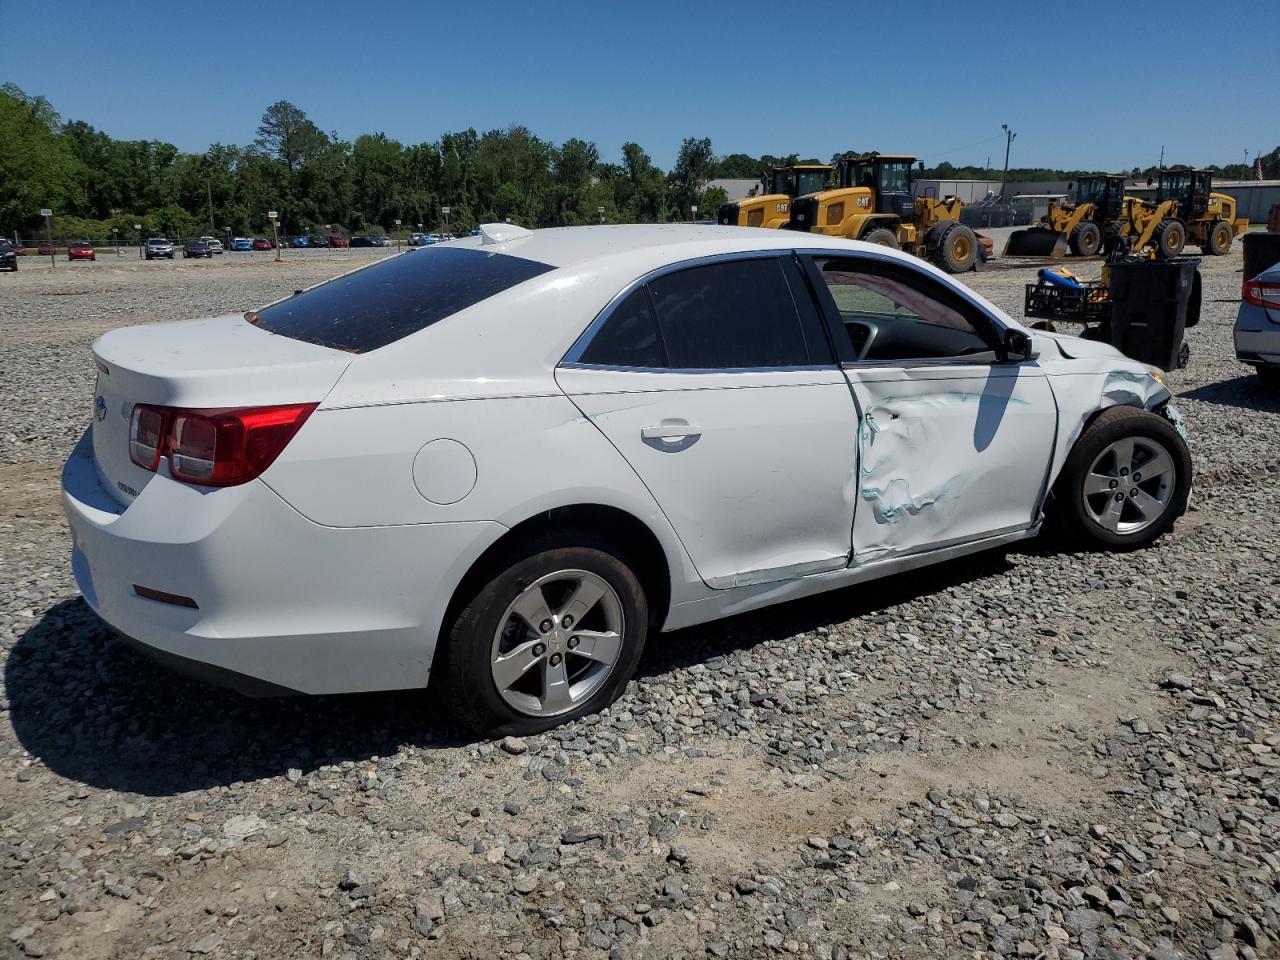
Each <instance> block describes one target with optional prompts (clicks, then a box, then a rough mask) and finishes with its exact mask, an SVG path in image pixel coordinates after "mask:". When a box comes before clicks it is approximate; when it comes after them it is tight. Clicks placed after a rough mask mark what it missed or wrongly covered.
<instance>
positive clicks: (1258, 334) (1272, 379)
mask: <svg viewBox="0 0 1280 960" xmlns="http://www.w3.org/2000/svg"><path fill="white" fill-rule="evenodd" d="M1234 333H1235V342H1236V358H1237V359H1238V360H1239V361H1240V362H1241V363H1247V364H1249V365H1250V366H1251V367H1254V368H1256V369H1257V371H1258V378H1259V379H1260V380H1262V381H1263V382H1264V383H1266V384H1269V385H1272V386H1280V263H1276V264H1273V265H1272V266H1271V267H1270V268H1269V269H1267V270H1263V271H1262V273H1260V274H1258V275H1257V276H1256V277H1254V278H1253V279H1252V280H1247V281H1245V285H1244V292H1243V295H1242V298H1241V300H1240V312H1239V313H1238V314H1237V315H1236V326H1235V331H1234Z"/></svg>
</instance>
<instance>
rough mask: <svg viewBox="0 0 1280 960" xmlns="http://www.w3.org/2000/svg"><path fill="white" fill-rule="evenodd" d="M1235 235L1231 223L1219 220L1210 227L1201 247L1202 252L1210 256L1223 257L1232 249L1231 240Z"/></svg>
mask: <svg viewBox="0 0 1280 960" xmlns="http://www.w3.org/2000/svg"><path fill="white" fill-rule="evenodd" d="M1234 237H1235V235H1234V234H1233V233H1232V232H1231V224H1229V223H1227V221H1225V220H1219V221H1218V222H1217V223H1215V224H1214V225H1213V226H1212V227H1210V228H1209V234H1208V236H1207V237H1206V238H1205V242H1204V243H1203V244H1202V245H1201V247H1200V252H1201V253H1203V254H1204V255H1205V256H1209V257H1221V256H1224V255H1226V254H1227V253H1229V252H1230V251H1231V241H1232V240H1233V239H1234Z"/></svg>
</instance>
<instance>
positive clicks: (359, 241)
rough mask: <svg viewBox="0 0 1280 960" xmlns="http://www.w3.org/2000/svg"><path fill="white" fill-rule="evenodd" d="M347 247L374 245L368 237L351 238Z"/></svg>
mask: <svg viewBox="0 0 1280 960" xmlns="http://www.w3.org/2000/svg"><path fill="white" fill-rule="evenodd" d="M348 246H352V247H372V246H374V243H373V241H372V240H371V239H369V238H368V237H352V238H351V241H350V243H349V244H348Z"/></svg>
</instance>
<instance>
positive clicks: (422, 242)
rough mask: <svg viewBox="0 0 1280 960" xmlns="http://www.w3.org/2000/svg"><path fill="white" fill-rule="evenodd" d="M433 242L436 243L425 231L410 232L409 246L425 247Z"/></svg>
mask: <svg viewBox="0 0 1280 960" xmlns="http://www.w3.org/2000/svg"><path fill="white" fill-rule="evenodd" d="M432 243H435V241H434V240H432V239H430V238H429V237H428V236H427V235H426V234H425V233H411V234H409V246H411V247H425V246H428V245H429V244H432Z"/></svg>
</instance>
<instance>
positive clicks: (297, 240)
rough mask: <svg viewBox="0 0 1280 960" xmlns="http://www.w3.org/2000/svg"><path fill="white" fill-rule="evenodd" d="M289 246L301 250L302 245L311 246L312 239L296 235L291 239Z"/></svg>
mask: <svg viewBox="0 0 1280 960" xmlns="http://www.w3.org/2000/svg"><path fill="white" fill-rule="evenodd" d="M289 246H291V247H293V248H294V249H295V250H299V249H301V248H302V247H309V246H311V241H310V240H309V239H308V238H306V237H294V238H293V239H292V240H290V241H289Z"/></svg>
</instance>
